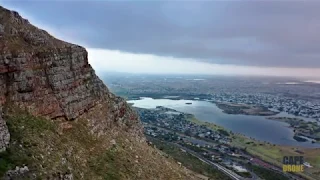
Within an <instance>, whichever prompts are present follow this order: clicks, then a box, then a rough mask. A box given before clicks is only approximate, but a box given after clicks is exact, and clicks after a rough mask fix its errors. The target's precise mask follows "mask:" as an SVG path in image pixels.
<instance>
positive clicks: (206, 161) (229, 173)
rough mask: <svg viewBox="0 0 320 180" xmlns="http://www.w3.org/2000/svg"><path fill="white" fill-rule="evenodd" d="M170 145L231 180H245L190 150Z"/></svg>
mask: <svg viewBox="0 0 320 180" xmlns="http://www.w3.org/2000/svg"><path fill="white" fill-rule="evenodd" d="M171 144H172V145H174V146H177V147H179V148H180V149H183V150H185V151H186V152H188V153H189V154H191V155H192V156H194V157H196V158H198V159H199V160H201V161H203V162H205V163H207V164H209V165H212V166H214V167H215V168H217V169H218V170H220V171H221V172H223V173H225V174H226V175H227V176H229V177H230V178H231V179H233V180H244V179H246V178H242V177H240V176H239V175H238V174H236V173H234V172H232V171H230V170H229V169H227V168H225V167H223V166H221V165H219V164H217V163H214V162H212V161H209V160H207V159H205V158H203V157H201V156H199V155H198V154H197V153H196V152H194V151H192V150H190V149H188V148H186V147H183V146H181V145H179V144H176V143H171Z"/></svg>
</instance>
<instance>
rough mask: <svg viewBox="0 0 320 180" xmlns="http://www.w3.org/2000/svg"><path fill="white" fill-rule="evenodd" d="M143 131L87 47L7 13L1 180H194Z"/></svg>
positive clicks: (3, 16)
mask: <svg viewBox="0 0 320 180" xmlns="http://www.w3.org/2000/svg"><path fill="white" fill-rule="evenodd" d="M142 130H143V129H142V126H141V124H140V122H139V119H138V117H137V115H136V113H135V112H134V111H133V110H132V109H131V108H130V107H129V106H128V105H127V103H126V102H125V101H124V100H123V99H122V98H119V97H116V96H115V95H113V94H112V93H110V92H109V90H108V88H107V87H106V86H105V85H104V84H103V83H102V81H101V80H100V79H99V78H98V77H97V76H96V75H95V72H94V70H93V69H92V68H91V66H90V64H89V63H88V58H87V52H86V50H85V49H84V48H83V47H80V46H77V45H74V44H70V43H67V42H63V41H61V40H58V39H55V38H54V37H52V36H51V35H49V34H48V33H47V32H45V31H43V30H40V29H38V28H36V27H35V26H33V25H31V24H30V23H29V22H28V21H27V20H25V19H23V18H22V17H21V16H20V15H19V14H18V13H17V12H14V11H9V10H7V9H5V8H2V7H1V6H0V161H1V166H0V178H2V179H61V180H62V179H146V180H150V179H193V176H191V175H190V174H189V171H186V170H183V169H182V168H180V167H179V166H178V164H177V163H176V162H174V161H173V160H172V159H170V158H167V157H165V156H164V155H163V154H162V153H161V152H159V151H158V150H157V149H154V148H152V147H149V146H148V145H147V143H146V142H145V141H144V136H143V133H142ZM9 142H10V143H9Z"/></svg>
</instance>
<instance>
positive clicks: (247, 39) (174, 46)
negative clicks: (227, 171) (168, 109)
mask: <svg viewBox="0 0 320 180" xmlns="http://www.w3.org/2000/svg"><path fill="white" fill-rule="evenodd" d="M1 4H3V5H4V6H5V7H6V6H7V7H9V8H13V9H16V10H18V11H21V12H23V13H25V14H28V15H29V16H30V17H31V18H32V19H36V20H37V21H38V22H39V23H41V24H50V27H51V28H52V29H58V30H59V33H60V34H63V35H64V36H66V37H68V38H70V39H76V40H77V42H80V43H81V44H83V45H85V46H86V47H89V48H98V49H108V50H119V51H122V52H128V53H140V54H153V55H157V56H165V57H167V56H169V57H175V58H182V59H187V60H192V61H200V62H205V63H213V64H233V65H239V66H258V67H279V68H290V67H293V68H320V46H319V44H320V36H319V35H318V34H319V32H320V11H319V9H320V2H317V1H202V2H198V1H194V2H192V1H175V2H172V1H171V2H170V1H135V2H133V1H120V2H115V1H63V2H62V1H58V0H52V1H31V0H24V1H2V2H1ZM180 60H181V59H180Z"/></svg>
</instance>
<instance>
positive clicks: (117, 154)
mask: <svg viewBox="0 0 320 180" xmlns="http://www.w3.org/2000/svg"><path fill="white" fill-rule="evenodd" d="M5 118H6V121H7V124H8V128H9V131H10V133H11V142H10V146H9V148H8V150H7V151H6V152H3V153H1V154H0V177H3V175H4V173H5V172H6V171H7V170H11V169H15V167H16V166H19V167H22V166H24V165H26V166H28V169H29V172H28V173H27V174H25V175H24V176H23V177H21V176H20V177H18V178H19V179H30V178H31V179H35V177H36V178H37V179H47V178H50V179H54V178H57V177H61V175H72V176H73V178H74V179H90V180H91V179H97V180H99V179H150V178H155V179H192V178H193V176H191V175H190V174H188V173H187V172H186V171H184V170H183V169H182V168H180V167H179V166H178V164H177V163H176V162H174V161H173V160H172V159H170V158H166V157H164V156H162V155H161V153H160V152H159V151H158V150H156V149H154V148H151V147H149V146H148V145H147V144H146V143H144V142H139V141H137V140H136V139H134V137H132V135H131V134H126V132H125V131H121V130H120V129H119V130H115V129H113V131H112V132H109V131H108V132H109V134H108V133H107V134H105V135H101V136H99V137H98V136H96V135H94V134H92V133H91V132H90V129H89V127H88V125H87V122H86V121H85V120H77V121H72V122H58V121H51V120H47V119H44V118H38V117H34V116H32V115H29V114H27V113H15V114H13V115H12V114H11V115H7V116H6V117H5ZM116 131H118V132H120V133H114V132H116ZM111 142H112V143H111Z"/></svg>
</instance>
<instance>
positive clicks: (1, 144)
mask: <svg viewBox="0 0 320 180" xmlns="http://www.w3.org/2000/svg"><path fill="white" fill-rule="evenodd" d="M9 141H10V134H9V131H8V127H7V125H6V122H5V121H4V120H3V118H2V111H1V108H0V152H3V151H5V150H6V148H7V146H8V144H9Z"/></svg>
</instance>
